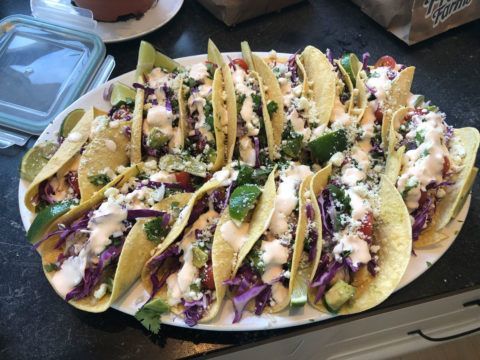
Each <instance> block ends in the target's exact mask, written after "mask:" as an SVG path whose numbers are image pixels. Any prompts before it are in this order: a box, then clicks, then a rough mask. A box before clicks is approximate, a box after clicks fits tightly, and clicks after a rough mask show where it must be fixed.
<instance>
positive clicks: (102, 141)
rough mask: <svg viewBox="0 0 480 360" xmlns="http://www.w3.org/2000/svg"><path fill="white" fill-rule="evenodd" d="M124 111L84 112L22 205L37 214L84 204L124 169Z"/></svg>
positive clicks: (126, 126)
mask: <svg viewBox="0 0 480 360" xmlns="http://www.w3.org/2000/svg"><path fill="white" fill-rule="evenodd" d="M127 111H128V109H126V108H125V106H124V105H121V104H120V105H118V106H114V107H113V108H112V109H111V111H110V112H109V113H108V114H107V113H104V112H102V111H100V110H98V109H96V108H91V109H90V110H89V111H87V112H85V114H84V115H83V117H82V118H81V119H80V120H79V121H78V123H77V124H76V125H75V127H74V128H73V129H72V130H71V131H70V133H69V134H68V136H67V137H66V138H61V139H60V145H59V147H58V150H57V151H56V152H55V153H54V154H53V156H52V157H51V158H50V160H49V161H48V163H47V164H46V165H45V166H44V167H43V168H42V169H41V171H40V172H39V173H38V174H37V175H36V176H35V178H34V179H33V181H32V182H31V183H30V185H29V187H28V189H27V191H26V194H25V206H26V207H27V208H28V209H29V210H30V211H32V212H34V213H36V212H38V211H40V210H42V209H44V208H45V207H51V206H54V205H55V204H58V203H62V202H66V201H68V202H69V204H70V205H72V204H75V203H78V202H84V201H87V200H88V199H89V198H90V197H92V195H93V194H94V193H95V192H96V191H98V190H99V189H101V188H102V187H103V186H105V185H107V184H108V183H109V182H111V181H112V180H113V179H114V178H115V177H116V176H117V174H118V173H120V172H121V171H122V170H124V168H125V166H127V165H128V164H129V158H128V155H127V149H128V147H129V142H130V139H129V136H128V129H129V126H130V121H128V119H129V117H128V116H126V115H125V113H126V112H127ZM120 112H122V114H120ZM124 115H125V116H124Z"/></svg>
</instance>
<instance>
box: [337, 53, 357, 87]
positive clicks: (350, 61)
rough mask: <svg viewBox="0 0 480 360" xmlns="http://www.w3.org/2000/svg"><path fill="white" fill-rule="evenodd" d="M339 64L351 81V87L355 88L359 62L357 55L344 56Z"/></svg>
mask: <svg viewBox="0 0 480 360" xmlns="http://www.w3.org/2000/svg"><path fill="white" fill-rule="evenodd" d="M340 64H341V65H342V67H343V68H344V69H345V71H346V73H347V74H348V77H349V78H350V80H351V81H352V85H353V86H355V83H356V77H357V73H358V72H359V71H360V61H359V60H358V58H357V55H355V54H353V53H349V54H345V55H343V57H342V58H341V59H340Z"/></svg>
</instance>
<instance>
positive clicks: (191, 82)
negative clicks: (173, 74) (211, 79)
mask: <svg viewBox="0 0 480 360" xmlns="http://www.w3.org/2000/svg"><path fill="white" fill-rule="evenodd" d="M183 83H184V84H185V85H187V86H188V87H189V88H193V87H195V86H197V85H198V83H197V81H196V80H195V79H192V78H191V77H189V78H186V79H185V80H183Z"/></svg>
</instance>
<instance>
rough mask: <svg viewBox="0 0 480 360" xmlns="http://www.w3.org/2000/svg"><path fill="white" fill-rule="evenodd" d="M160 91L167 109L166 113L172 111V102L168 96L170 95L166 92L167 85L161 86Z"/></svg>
mask: <svg viewBox="0 0 480 360" xmlns="http://www.w3.org/2000/svg"><path fill="white" fill-rule="evenodd" d="M162 90H163V92H164V93H165V109H167V110H168V111H170V112H171V111H172V101H171V99H170V96H168V95H169V94H170V92H169V91H168V90H169V88H168V86H167V83H164V84H163V86H162Z"/></svg>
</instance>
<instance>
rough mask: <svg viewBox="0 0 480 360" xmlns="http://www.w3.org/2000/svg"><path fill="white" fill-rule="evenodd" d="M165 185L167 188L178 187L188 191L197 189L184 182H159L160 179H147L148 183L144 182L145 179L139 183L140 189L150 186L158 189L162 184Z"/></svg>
mask: <svg viewBox="0 0 480 360" xmlns="http://www.w3.org/2000/svg"><path fill="white" fill-rule="evenodd" d="M162 185H163V186H165V188H167V189H178V190H183V191H186V192H193V191H195V189H194V188H193V186H192V185H190V184H187V185H184V184H182V183H166V182H158V181H152V180H147V182H146V183H143V181H142V182H141V183H140V184H139V185H138V189H140V188H142V187H149V188H151V189H158V188H160V187H161V186H162Z"/></svg>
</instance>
